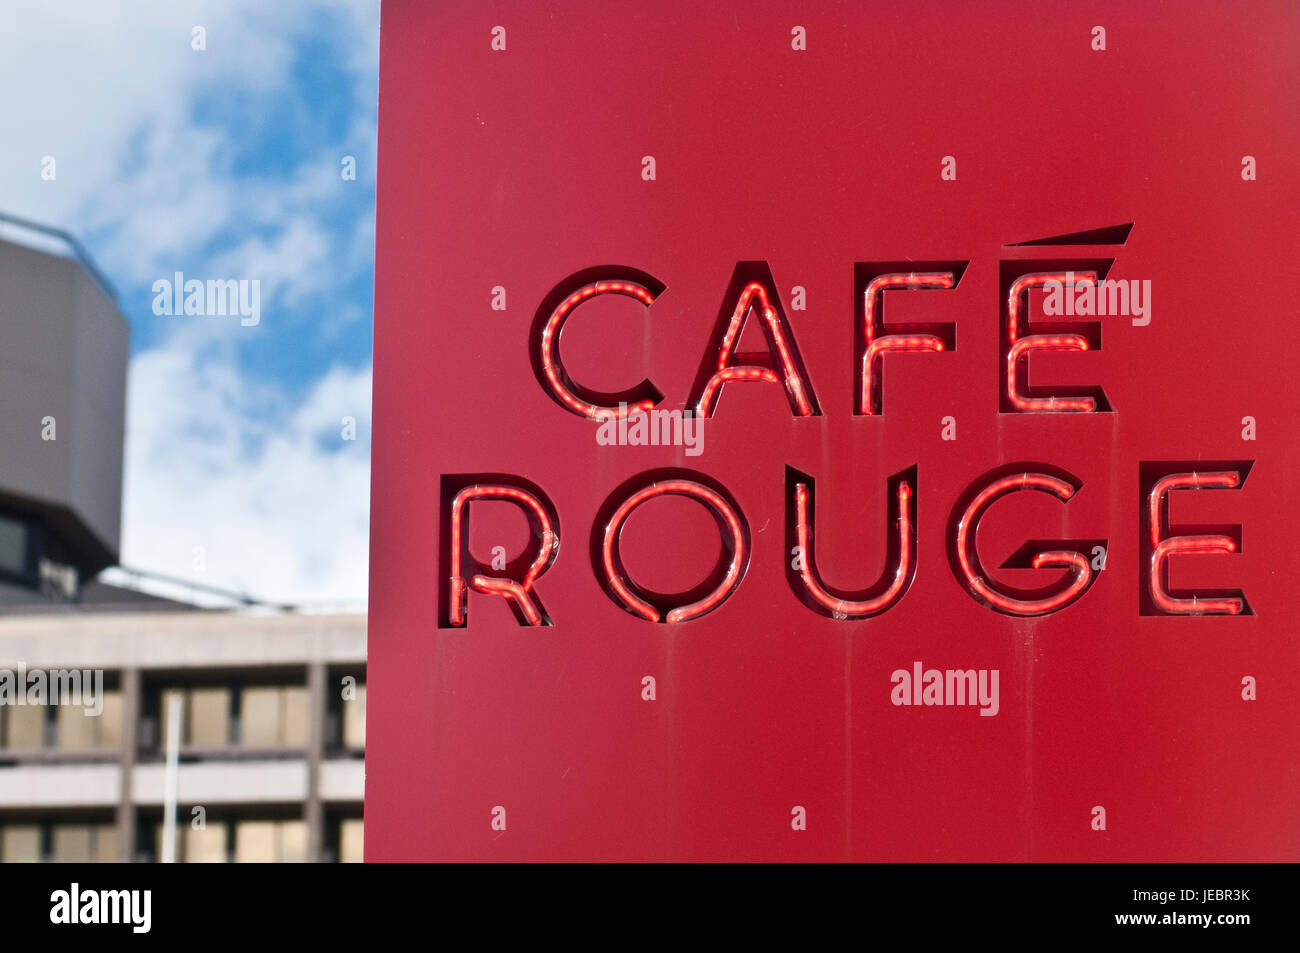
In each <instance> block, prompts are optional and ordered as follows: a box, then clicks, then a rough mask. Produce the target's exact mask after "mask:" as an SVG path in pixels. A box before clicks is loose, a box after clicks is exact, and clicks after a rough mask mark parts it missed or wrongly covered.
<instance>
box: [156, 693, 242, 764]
mask: <svg viewBox="0 0 1300 953" xmlns="http://www.w3.org/2000/svg"><path fill="white" fill-rule="evenodd" d="M230 697H231V692H230V689H228V688H225V687H221V686H218V687H215V688H210V687H194V688H168V689H164V690H163V691H162V692H161V693H160V695H159V701H160V705H159V708H160V711H159V715H160V718H161V720H162V737H161V738H159V739H158V745H159V747H160V748H162V749H164V750H165V749H166V747H167V739H168V738H170V737H171V727H172V726H171V710H172V709H171V701H172V699H173V698H179V699H180V700H181V706H180V711H181V724H180V731H181V734H180V740H181V744H182V745H195V746H202V747H214V748H220V747H224V746H226V745H228V744H230Z"/></svg>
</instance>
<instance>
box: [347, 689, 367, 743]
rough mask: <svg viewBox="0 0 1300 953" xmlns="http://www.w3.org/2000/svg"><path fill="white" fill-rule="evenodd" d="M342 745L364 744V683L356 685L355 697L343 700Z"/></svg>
mask: <svg viewBox="0 0 1300 953" xmlns="http://www.w3.org/2000/svg"><path fill="white" fill-rule="evenodd" d="M343 746H344V747H345V748H364V747H365V746H366V683H365V682H362V683H361V684H359V685H358V686H357V697H356V698H353V699H350V700H345V701H344V702H343Z"/></svg>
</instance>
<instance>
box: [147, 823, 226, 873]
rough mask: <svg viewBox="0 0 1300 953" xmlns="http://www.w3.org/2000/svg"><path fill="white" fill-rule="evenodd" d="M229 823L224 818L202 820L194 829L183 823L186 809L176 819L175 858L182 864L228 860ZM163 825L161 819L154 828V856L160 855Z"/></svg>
mask: <svg viewBox="0 0 1300 953" xmlns="http://www.w3.org/2000/svg"><path fill="white" fill-rule="evenodd" d="M229 829H230V825H228V824H227V823H226V822H225V821H220V820H217V821H212V820H208V821H205V822H204V825H203V827H201V828H196V827H194V826H192V825H191V824H187V823H186V822H185V812H184V811H181V812H180V816H179V817H177V819H176V861H177V863H184V864H224V863H226V861H228V860H229V859H230V856H229V855H230V848H229V844H228V840H227V839H228V837H229V833H228V832H229ZM165 831H166V826H165V825H164V824H163V823H162V822H161V821H160V822H159V823H158V824H157V826H156V827H155V828H154V859H155V860H157V861H161V860H162V858H163V835H164V832H165Z"/></svg>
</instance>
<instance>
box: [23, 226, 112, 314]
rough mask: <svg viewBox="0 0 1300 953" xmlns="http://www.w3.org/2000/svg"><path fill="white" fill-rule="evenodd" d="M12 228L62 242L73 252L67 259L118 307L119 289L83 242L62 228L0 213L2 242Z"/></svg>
mask: <svg viewBox="0 0 1300 953" xmlns="http://www.w3.org/2000/svg"><path fill="white" fill-rule="evenodd" d="M10 228H16V229H19V230H20V231H28V232H36V233H37V234H40V235H44V236H46V237H47V238H53V239H56V240H58V241H59V242H62V243H63V244H64V245H65V246H67V248H68V251H69V252H71V255H70V256H67V257H71V258H73V259H74V260H75V261H76V262H77V263H78V264H80V265H81V267H82V268H85V269H86V272H87V273H88V274H89V275H90V277H91V278H93V279H95V284H97V285H99V288H100V290H101V291H103V292H104V294H106V295H108V297H109V298H110V299H111V300H112V302H113V304H115V305H116V304H117V303H118V297H117V289H116V288H114V287H113V285H112V283H111V282H110V281H109V280H108V279H107V278H105V277H104V274H103V272H101V271H100V270H99V269H98V268H97V267H96V266H95V262H94V259H92V258H91V257H90V252H88V251H86V248H85V246H84V245H82V244H81V242H79V241H77V239H76V238H75V237H73V235H72V234H71V233H70V232H65V231H63V229H61V228H53V227H51V226H49V225H42V224H40V223H39V222H33V221H30V220H28V219H25V218H20V217H19V216H17V215H10V214H9V213H8V212H0V240H4V241H9V240H10V235H9V229H10ZM18 244H23V242H21V240H20V241H19V242H18Z"/></svg>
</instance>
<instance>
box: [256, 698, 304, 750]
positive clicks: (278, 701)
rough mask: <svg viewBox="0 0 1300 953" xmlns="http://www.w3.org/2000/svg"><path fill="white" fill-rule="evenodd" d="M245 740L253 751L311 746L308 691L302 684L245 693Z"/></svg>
mask: <svg viewBox="0 0 1300 953" xmlns="http://www.w3.org/2000/svg"><path fill="white" fill-rule="evenodd" d="M239 708H240V710H239V725H240V731H241V734H242V737H241V739H240V740H241V741H242V742H243V744H244V745H245V746H246V747H249V748H303V747H306V745H307V727H308V726H307V689H306V688H305V687H303V686H301V685H257V686H249V687H247V688H245V689H244V690H243V692H241V697H240V706H239Z"/></svg>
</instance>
